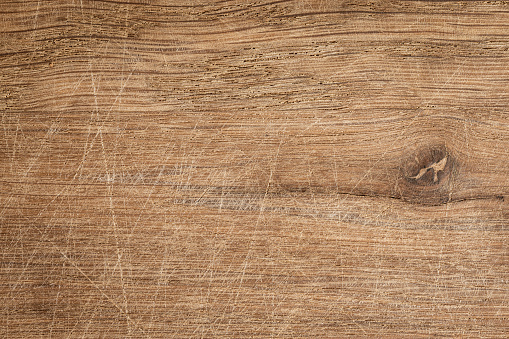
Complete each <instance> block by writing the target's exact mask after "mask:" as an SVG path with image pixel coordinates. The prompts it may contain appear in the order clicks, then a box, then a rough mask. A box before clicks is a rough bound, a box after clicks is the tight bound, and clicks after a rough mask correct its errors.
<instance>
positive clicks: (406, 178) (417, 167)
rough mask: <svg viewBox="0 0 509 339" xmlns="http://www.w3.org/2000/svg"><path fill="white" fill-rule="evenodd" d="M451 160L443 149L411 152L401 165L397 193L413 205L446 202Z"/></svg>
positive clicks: (449, 193)
mask: <svg viewBox="0 0 509 339" xmlns="http://www.w3.org/2000/svg"><path fill="white" fill-rule="evenodd" d="M455 167H456V166H455V159H454V157H453V155H452V154H451V152H449V151H448V150H447V148H446V147H445V146H430V147H425V148H421V149H418V150H417V151H414V152H411V154H410V155H409V157H407V158H406V159H404V161H403V163H402V165H401V180H400V181H399V183H400V184H399V185H398V187H399V190H400V192H399V194H400V195H401V198H402V199H403V200H406V201H410V202H413V203H422V204H427V205H438V204H442V203H445V202H447V201H448V200H449V198H450V195H451V177H452V175H453V173H454V170H455Z"/></svg>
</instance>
